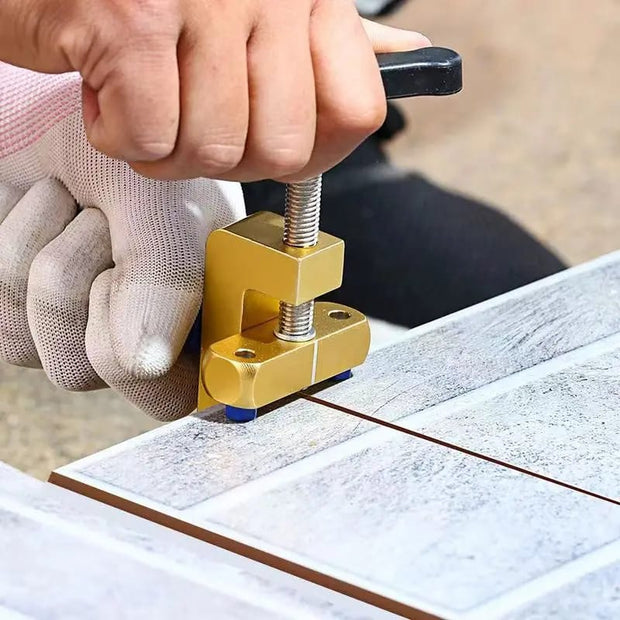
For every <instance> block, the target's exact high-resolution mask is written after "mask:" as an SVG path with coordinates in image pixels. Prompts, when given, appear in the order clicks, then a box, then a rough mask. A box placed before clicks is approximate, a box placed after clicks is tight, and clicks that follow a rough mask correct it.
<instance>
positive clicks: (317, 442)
mask: <svg viewBox="0 0 620 620" xmlns="http://www.w3.org/2000/svg"><path fill="white" fill-rule="evenodd" d="M373 426H374V425H373V424H371V423H369V422H363V421H362V420H358V419H357V418H354V417H351V416H348V415H343V414H342V413H340V412H337V411H333V410H331V409H328V408H326V407H321V406H320V405H316V404H314V403H311V402H307V401H304V400H298V401H296V402H295V403H292V404H289V405H285V406H284V407H282V408H281V409H278V410H276V411H273V412H271V413H269V414H266V415H265V416H263V417H261V418H260V419H259V420H258V421H257V422H252V423H249V424H245V425H235V424H229V423H227V422H226V420H225V418H224V416H223V414H222V412H216V413H214V414H211V415H209V416H208V417H207V418H205V419H203V418H201V417H197V416H194V417H191V418H188V419H186V420H181V421H180V422H176V423H173V424H172V425H170V426H169V429H168V430H167V432H166V433H165V436H164V437H165V438H163V440H162V436H161V435H154V436H149V435H148V434H147V435H145V436H144V439H143V440H142V439H138V440H136V441H135V443H131V442H130V443H129V444H127V449H121V450H119V451H116V452H114V453H112V454H111V455H110V456H107V455H106V453H105V452H104V453H102V456H103V458H101V459H93V460H92V461H90V460H89V461H87V462H86V464H84V465H83V466H82V465H78V468H79V471H81V473H83V474H85V475H87V476H90V477H92V478H94V479H97V480H100V481H102V482H106V483H107V484H110V485H112V486H114V487H117V488H119V489H124V490H126V491H129V492H131V493H136V494H137V495H139V496H141V497H145V498H147V499H150V500H153V501H156V502H159V503H162V504H165V505H166V506H170V507H172V508H176V509H184V508H189V507H190V506H192V505H194V504H197V503H199V502H202V501H204V500H205V499H206V498H209V497H214V496H216V495H219V494H220V493H223V492H225V491H229V490H230V489H233V488H235V487H237V486H239V485H243V484H245V483H247V482H250V481H252V480H256V479H258V478H260V477H261V476H264V475H266V474H269V473H270V472H273V471H276V470H278V469H280V468H282V467H285V466H286V465H290V464H291V463H295V462H296V461H299V460H300V459H303V458H305V457H307V456H310V455H312V454H315V453H317V452H320V451H321V450H323V449H325V448H328V447H330V446H335V445H338V444H340V443H342V442H343V441H345V440H347V439H349V438H350V437H352V436H354V435H356V434H359V433H362V432H364V431H366V430H369V429H370V428H373Z"/></svg>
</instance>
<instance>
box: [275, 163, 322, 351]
mask: <svg viewBox="0 0 620 620" xmlns="http://www.w3.org/2000/svg"><path fill="white" fill-rule="evenodd" d="M321 184H322V177H321V175H319V176H316V177H312V178H310V179H308V180H306V181H300V182H299V183H289V184H288V185H287V186H286V203H285V210H284V236H283V241H284V244H285V245H288V246H289V247H293V248H309V247H312V246H313V245H316V244H317V241H318V239H319V220H320V215H321ZM276 336H277V337H278V338H280V339H282V340H289V341H292V342H305V341H306V340H311V339H312V338H314V336H315V331H314V301H307V302H306V303H303V304H300V305H299V306H294V305H293V304H289V303H286V302H285V301H281V302H280V316H279V322H278V330H277V331H276Z"/></svg>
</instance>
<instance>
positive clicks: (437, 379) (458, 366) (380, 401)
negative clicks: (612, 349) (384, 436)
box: [317, 253, 620, 420]
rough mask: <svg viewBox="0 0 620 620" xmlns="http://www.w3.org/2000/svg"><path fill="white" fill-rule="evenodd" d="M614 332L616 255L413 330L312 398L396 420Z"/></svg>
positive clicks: (617, 322) (618, 277)
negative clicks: (344, 379) (408, 335)
mask: <svg viewBox="0 0 620 620" xmlns="http://www.w3.org/2000/svg"><path fill="white" fill-rule="evenodd" d="M619 331H620V253H615V254H612V255H609V256H607V257H604V258H602V259H598V260H596V261H592V262H591V263H589V264H587V265H582V266H581V267H579V268H576V269H573V270H570V271H567V272H564V273H562V274H558V275H557V276H552V277H551V278H547V279H545V280H541V281H540V282H538V283H536V284H533V285H530V286H527V287H524V288H523V289H521V290H519V291H514V292H512V293H508V294H507V295H503V296H501V297H498V298H496V299H495V300H492V301H490V302H485V303H483V304H480V305H479V306H478V307H473V308H470V309H468V310H466V311H464V312H460V313H457V314H454V315H452V316H451V317H447V318H445V319H440V320H438V321H436V322H435V323H430V324H428V325H426V326H423V327H421V328H417V329H414V330H412V331H411V332H410V337H409V338H408V339H406V340H403V341H401V342H399V343H397V344H394V345H392V346H391V347H388V348H386V349H383V350H381V351H378V352H376V353H374V354H372V355H371V356H370V357H369V359H368V360H367V361H366V363H365V364H364V365H363V366H362V367H361V368H359V369H358V370H357V372H356V374H355V376H354V377H353V378H352V379H351V380H350V381H347V382H345V383H342V384H339V385H336V386H334V387H331V388H328V389H326V390H323V391H322V392H320V394H317V396H319V397H320V398H321V399H323V400H325V401H327V402H329V403H334V404H338V405H343V406H345V407H350V408H353V409H355V410H357V411H361V412H363V413H365V414H369V415H373V416H375V417H377V418H380V419H384V420H395V419H398V418H400V417H402V416H404V415H411V414H413V413H415V412H416V411H423V410H424V409H426V408H428V407H431V406H433V405H436V404H437V403H441V402H443V401H446V400H448V399H450V398H454V397H456V396H459V395H460V394H464V393H466V392H468V391H471V390H474V389H476V388H480V387H482V386H485V385H487V384H489V383H491V382H493V381H496V380H498V379H501V378H503V377H507V376H509V375H511V374H513V373H515V372H519V371H521V370H524V369H526V368H531V367H532V366H535V365H536V364H540V363H541V362H544V361H546V360H550V359H553V358H555V357H557V356H559V355H562V354H564V353H567V352H569V351H572V350H574V349H577V348H579V347H582V346H584V345H587V344H590V343H592V342H595V341H597V340H600V339H602V338H605V337H607V336H610V335H612V334H616V333H618V332H619ZM369 385H372V389H369Z"/></svg>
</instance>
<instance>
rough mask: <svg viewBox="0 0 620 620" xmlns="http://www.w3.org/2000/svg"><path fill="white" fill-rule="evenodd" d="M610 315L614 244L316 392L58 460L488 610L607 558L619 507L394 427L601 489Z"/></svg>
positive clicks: (448, 607) (197, 522) (619, 311)
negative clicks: (259, 411) (241, 420)
mask: <svg viewBox="0 0 620 620" xmlns="http://www.w3.org/2000/svg"><path fill="white" fill-rule="evenodd" d="M619 333H620V254H615V255H611V256H608V257H604V258H602V259H599V260H598V261H595V262H593V263H591V264H589V265H585V266H582V267H580V268H577V269H575V270H570V271H568V272H565V273H563V274H559V275H558V276H554V277H552V278H549V279H547V280H546V281H543V282H540V283H536V284H534V285H531V286H528V287H525V288H524V289H521V290H519V291H514V292H512V293H509V294H507V295H504V296H502V297H500V298H497V299H495V300H491V301H489V302H486V303H484V304H481V305H480V306H478V307H475V308H471V309H468V310H466V311H463V312H461V313H458V314H456V315H453V316H452V317H448V318H446V319H442V320H440V321H437V322H435V323H433V324H430V325H427V326H424V327H422V328H418V329H416V330H413V331H412V332H409V333H408V334H407V335H406V336H405V337H404V338H403V339H402V340H401V341H399V342H398V343H396V344H393V345H391V346H390V347H387V348H385V349H383V350H381V351H378V352H376V353H374V354H373V355H372V356H371V357H370V358H369V360H368V362H367V363H366V364H365V365H364V367H362V368H360V369H357V371H356V374H355V377H354V378H353V379H352V380H350V381H348V382H345V383H343V384H339V385H337V386H334V387H330V388H327V389H325V390H322V391H321V392H319V393H317V394H316V397H318V398H320V399H321V400H323V401H324V402H323V404H319V403H317V402H307V401H304V400H297V401H294V402H291V403H289V404H286V405H284V406H282V407H281V408H279V409H277V410H275V411H273V412H271V413H269V414H266V415H265V416H264V417H262V418H259V419H258V420H257V421H256V422H253V423H251V424H248V425H245V426H242V427H240V426H233V425H230V424H226V423H224V422H223V420H222V415H221V412H218V411H213V412H209V413H208V414H207V415H205V416H203V417H198V416H197V417H193V418H190V419H187V420H184V421H182V422H178V423H174V424H172V425H169V426H168V427H166V428H164V429H159V430H157V431H154V432H152V433H150V434H147V435H145V436H142V437H140V438H137V439H136V440H131V441H129V442H126V443H125V444H122V445H119V446H116V447H114V448H112V449H110V450H107V451H104V452H102V453H99V454H97V455H93V456H92V457H89V458H87V459H84V460H82V461H78V462H76V463H74V464H73V465H70V466H68V467H65V468H62V469H61V470H59V472H60V473H61V474H62V475H64V476H66V477H67V478H69V479H72V480H75V481H78V482H81V483H83V484H86V485H89V486H90V487H92V488H96V489H100V490H103V491H106V492H108V493H111V494H112V495H114V496H117V497H121V498H123V499H125V500H128V501H130V502H133V503H134V504H139V505H143V506H147V507H148V508H150V509H151V510H154V511H156V512H157V513H160V514H163V515H169V516H172V517H175V518H176V519H179V520H180V522H183V523H186V524H191V525H193V526H197V527H198V528H202V530H203V531H206V532H211V533H215V534H217V535H219V536H222V537H225V538H228V539H229V540H234V541H237V542H239V543H240V544H242V545H245V546H246V548H249V549H257V550H259V551H261V552H263V553H266V554H271V556H272V557H277V558H280V559H282V560H284V561H286V562H289V563H292V564H295V565H297V566H302V567H305V568H308V569H310V570H313V571H315V572H316V573H318V574H320V575H325V576H327V577H329V578H330V579H337V580H340V581H341V582H344V583H347V584H351V585H353V586H355V587H357V588H360V589H361V590H364V591H366V592H372V593H375V594H378V595H380V596H383V597H385V599H389V600H391V601H394V602H396V603H399V604H402V605H405V606H406V607H407V608H408V609H409V610H423V611H426V612H429V613H433V614H436V615H438V616H441V617H446V618H459V619H460V618H462V619H463V620H472V619H474V618H476V619H480V620H489V619H490V618H491V616H490V615H488V614H487V610H489V609H496V610H497V609H501V610H503V611H502V613H504V612H505V613H513V612H514V613H517V612H518V610H519V609H522V608H525V606H527V605H529V604H534V603H538V602H541V601H542V600H543V599H544V597H545V596H551V595H553V593H554V592H555V591H558V592H559V591H561V590H562V588H563V587H565V586H567V584H569V583H570V582H574V581H577V580H578V579H582V578H586V577H587V576H588V575H589V574H594V573H596V572H597V571H599V570H602V569H603V568H604V562H606V563H607V564H613V563H614V562H620V507H618V506H617V505H614V504H613V503H612V502H609V501H604V500H602V499H597V498H593V497H590V496H588V495H586V494H584V493H581V492H577V491H574V490H570V489H567V488H563V487H561V486H559V485H556V484H552V483H551V482H548V481H544V480H541V479H538V478H536V477H534V476H532V475H528V474H525V473H520V472H517V471H515V470H514V469H511V468H510V467H504V466H500V465H497V464H493V463H490V462H488V461H486V460H484V459H483V458H480V457H479V456H475V455H467V454H463V453H462V452H460V451H458V450H456V449H453V448H449V447H444V446H438V445H436V444H433V443H430V442H429V441H426V440H424V439H420V438H416V437H412V436H410V435H408V434H406V432H405V429H415V430H416V431H422V432H423V433H425V434H427V435H431V436H433V437H438V438H442V439H445V440H446V441H449V442H452V443H453V444H456V445H458V446H461V447H463V448H468V449H471V450H474V451H477V452H481V453H483V454H485V455H488V456H494V457H495V458H498V459H501V460H503V461H508V462H509V463H510V465H511V466H520V467H525V468H526V469H529V470H531V471H533V472H536V473H538V474H543V475H547V476H551V477H556V478H558V479H559V480H562V481H564V482H568V483H571V484H574V485H577V486H581V487H583V488H586V489H589V490H594V491H596V492H599V493H601V494H603V495H608V496H609V497H612V498H613V497H616V496H618V495H620V493H619V491H620V485H618V483H617V480H616V477H617V472H618V471H620V467H619V466H620V457H619V456H618V455H619V454H620V450H619V448H620V441H619V440H618V439H617V438H618V437H619V436H620V433H619V431H620V418H619V417H618V415H617V411H618V409H620V387H618V382H617V377H618V376H619V374H620V373H619V372H618V371H620V334H619ZM334 405H337V406H343V407H346V408H348V409H350V410H353V411H358V412H361V413H364V414H366V415H369V416H374V417H375V418H376V419H377V421H380V420H390V421H396V424H397V425H399V426H400V428H397V429H393V428H384V427H381V426H380V425H378V424H376V423H375V422H370V421H364V420H361V419H359V418H357V417H355V416H353V415H350V414H348V413H345V412H343V411H340V410H337V409H336V408H334ZM604 549H611V550H612V551H610V552H606V553H608V555H609V553H612V554H613V555H612V557H611V560H610V558H609V557H607V556H605V558H606V559H605V560H604V562H603V560H600V557H603V555H604V554H603V552H602V551H601V550H604ZM601 554H603V555H601ZM292 564H291V565H292ZM583 566H586V567H587V573H583ZM579 571H582V572H579ZM551 576H554V577H553V578H551ZM549 583H551V586H549ZM541 584H542V585H541ZM532 593H533V594H532ZM534 595H535V596H534ZM532 596H534V598H535V599H536V600H534V599H533V598H532ZM610 600H612V601H613V598H612V599H610ZM541 604H542V602H541ZM604 605H607V603H605V604H604ZM604 605H603V604H602V607H601V609H603V610H604V609H606V607H605V606H604ZM605 613H606V612H605ZM493 617H495V616H493ZM497 617H499V616H497ZM602 617H604V616H602Z"/></svg>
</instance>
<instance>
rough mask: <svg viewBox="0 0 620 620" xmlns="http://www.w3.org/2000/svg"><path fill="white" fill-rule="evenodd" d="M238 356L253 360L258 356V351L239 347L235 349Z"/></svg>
mask: <svg viewBox="0 0 620 620" xmlns="http://www.w3.org/2000/svg"><path fill="white" fill-rule="evenodd" d="M235 356H236V357H241V358H243V359H244V360H251V359H254V358H255V357H256V352H255V351H252V349H237V350H236V351H235Z"/></svg>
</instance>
